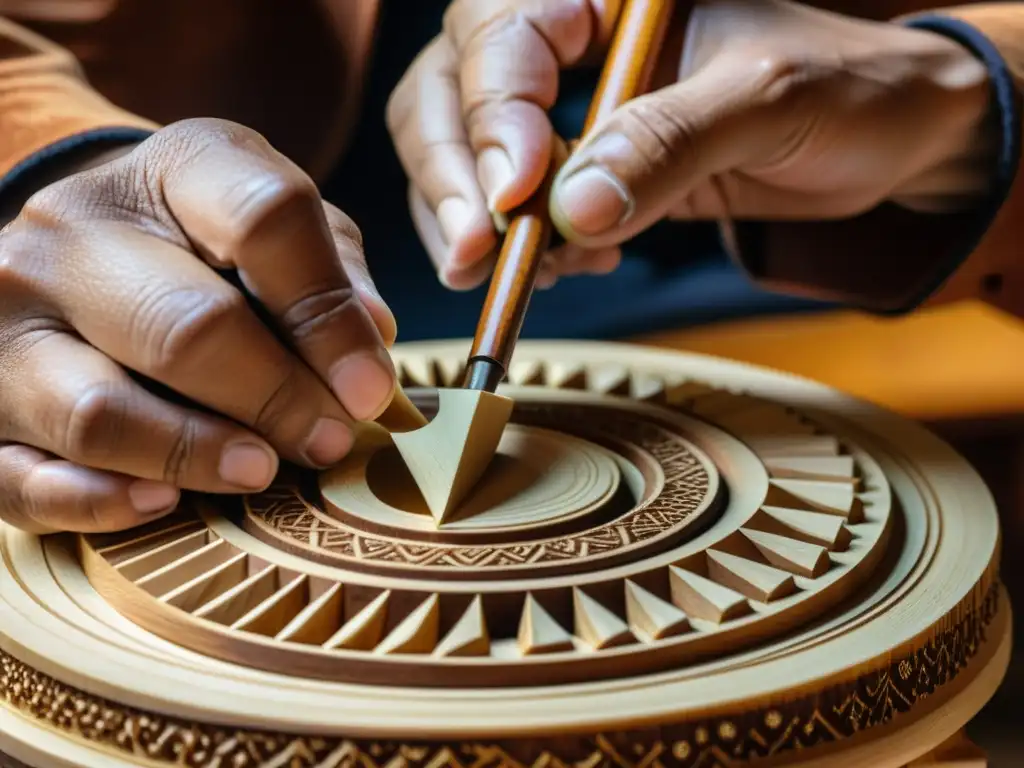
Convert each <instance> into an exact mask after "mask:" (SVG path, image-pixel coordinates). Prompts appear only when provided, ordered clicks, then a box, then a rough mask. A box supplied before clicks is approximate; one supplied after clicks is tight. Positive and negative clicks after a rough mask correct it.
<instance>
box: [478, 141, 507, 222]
mask: <svg viewBox="0 0 1024 768" xmlns="http://www.w3.org/2000/svg"><path fill="white" fill-rule="evenodd" d="M476 170H477V173H478V174H479V176H480V185H481V186H482V187H483V188H484V194H485V195H486V196H487V207H488V208H489V209H490V210H491V212H492V213H494V212H496V211H497V210H498V205H497V200H498V198H500V197H501V196H502V193H503V192H505V190H506V188H507V187H508V186H509V185H510V184H511V183H512V180H513V179H515V176H516V169H515V166H514V165H512V158H511V157H509V156H508V153H507V152H506V151H505V150H503V149H501V148H500V147H488V148H487V149H485V150H484V151H483V152H481V153H480V155H479V157H477V160H476Z"/></svg>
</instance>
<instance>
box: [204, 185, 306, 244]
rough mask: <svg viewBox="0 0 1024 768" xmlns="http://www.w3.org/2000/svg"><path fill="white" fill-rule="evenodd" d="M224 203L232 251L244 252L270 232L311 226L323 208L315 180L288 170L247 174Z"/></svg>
mask: <svg viewBox="0 0 1024 768" xmlns="http://www.w3.org/2000/svg"><path fill="white" fill-rule="evenodd" d="M223 202H224V210H225V211H226V220H225V222H224V230H225V233H226V234H225V241H226V243H227V249H228V251H229V252H237V251H238V250H242V249H243V248H244V247H245V245H246V244H248V243H249V242H251V241H252V240H253V239H255V238H259V237H261V236H262V235H263V234H264V233H266V232H267V231H268V230H276V231H278V232H282V233H287V232H290V231H298V230H300V229H301V228H303V227H309V226H311V225H312V222H313V220H314V219H315V217H316V216H317V215H318V209H320V207H321V202H320V192H319V190H318V189H317V187H316V184H315V183H314V182H313V180H312V179H310V178H309V177H308V176H306V175H305V174H304V173H302V172H300V171H298V170H295V171H292V170H291V169H289V168H280V169H277V170H276V171H273V172H269V173H261V174H247V175H245V176H244V178H240V179H239V180H238V181H237V182H236V183H234V184H231V185H229V186H227V188H226V189H225V191H224V197H223ZM321 226H322V224H321Z"/></svg>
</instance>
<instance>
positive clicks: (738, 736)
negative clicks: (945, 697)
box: [0, 583, 1000, 768]
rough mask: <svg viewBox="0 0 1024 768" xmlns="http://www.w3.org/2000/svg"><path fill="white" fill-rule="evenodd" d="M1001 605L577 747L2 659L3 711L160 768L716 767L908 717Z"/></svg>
mask: <svg viewBox="0 0 1024 768" xmlns="http://www.w3.org/2000/svg"><path fill="white" fill-rule="evenodd" d="M999 607H1000V606H999V585H998V583H994V584H993V585H992V587H991V588H990V589H989V591H988V593H987V594H986V595H985V597H984V598H983V599H981V600H978V601H977V602H973V603H968V604H966V605H964V606H962V608H961V609H960V610H958V611H957V612H955V613H954V614H953V615H955V616H958V617H959V618H958V619H957V620H955V621H952V622H951V624H950V625H949V629H947V630H946V631H944V632H941V633H939V634H938V635H936V636H935V637H934V638H933V639H932V640H931V641H930V642H928V643H927V644H926V645H925V646H924V647H922V648H921V649H920V650H918V651H916V652H914V653H912V654H910V655H908V656H905V657H903V658H901V659H897V660H895V661H893V662H892V663H891V664H889V665H888V666H885V667H882V668H879V669H876V670H873V671H870V672H867V673H865V674H864V675H863V676H862V677H860V678H859V679H856V680H853V681H850V682H848V683H843V684H840V685H838V686H835V687H833V688H830V689H827V690H823V691H814V692H811V693H809V694H807V695H805V696H803V697H801V698H797V699H794V700H790V701H786V702H782V703H779V704H778V705H776V706H773V707H768V708H758V709H754V710H750V711H747V712H734V713H731V714H730V715H727V716H725V715H723V716H721V717H718V718H715V719H709V720H702V721H690V722H685V723H672V724H664V725H660V726H654V727H651V728H648V729H645V730H639V731H622V732H616V733H599V734H589V735H581V736H579V737H572V736H561V737H557V738H552V739H546V738H544V737H540V736H538V737H532V738H529V739H524V740H508V741H500V742H450V743H443V742H427V743H399V742H394V741H373V740H362V739H360V740H356V739H339V738H334V737H317V736H299V735H291V734H279V733H266V732H260V731H250V730H243V729H231V728H221V727H218V726H214V725H208V724H205V723H194V722H186V721H183V720H178V719H174V718H169V717H165V716H163V715H160V714H157V713H153V712H143V711H140V710H136V709H129V708H127V707H124V706H122V705H120V704H117V703H114V702H110V701H107V700H105V699H101V698H98V697H96V696H93V695H92V694H89V693H86V692H84V691H81V690H78V689H76V688H73V687H71V686H69V685H65V684H64V683H61V682H59V681H57V680H55V679H53V678H51V677H48V676H47V675H45V674H43V673H41V672H39V671H37V670H35V669H33V668H32V667H29V666H28V665H26V664H24V663H23V662H21V661H19V660H18V659H16V658H15V657H13V656H11V655H9V654H7V653H6V652H3V651H0V704H2V705H3V706H6V707H8V708H10V709H13V710H14V711H16V712H18V713H20V714H21V715H22V716H24V717H26V718H28V719H30V720H32V721H35V722H36V723H39V724H40V725H43V726H44V727H46V728H49V729H51V730H54V731H57V732H59V733H61V734H64V735H71V736H74V737H76V738H78V739H81V740H82V741H84V742H86V743H89V744H91V745H93V746H95V747H97V748H99V749H103V750H107V751H109V752H112V753H114V754H117V755H118V756H120V757H122V758H126V759H129V760H130V759H132V758H144V759H148V760H150V761H154V762H156V763H157V764H160V765H166V766H168V767H170V766H179V767H182V768H224V766H233V767H237V768H271V766H288V768H348V767H349V766H359V768H397V767H398V766H401V768H613V767H614V768H665V766H679V768H717V766H723V765H726V764H729V765H735V764H736V763H743V762H749V761H754V760H757V759H758V758H763V757H767V756H769V755H775V756H777V755H780V754H784V753H787V752H793V751H798V750H802V749H807V748H810V747H814V746H818V745H821V744H828V743H831V742H836V741H840V740H842V739H845V738H849V737H850V736H853V735H855V734H857V733H859V732H861V731H864V730H867V729H869V728H873V727H876V726H879V725H883V724H885V723H888V722H890V721H891V720H892V719H893V718H895V717H898V716H899V715H901V714H903V713H906V712H909V711H910V710H911V709H912V708H913V707H914V706H915V705H916V704H917V703H918V702H920V701H921V700H922V699H924V698H925V697H927V696H931V695H933V694H934V693H936V692H937V691H938V690H939V689H940V688H941V687H942V686H943V685H945V684H946V683H948V682H949V681H951V680H952V679H953V678H954V677H955V676H956V675H957V674H958V673H959V672H960V671H961V670H963V668H964V667H965V666H966V665H967V664H968V662H970V660H971V659H972V658H973V657H974V656H975V654H976V653H977V652H978V650H979V649H980V648H981V647H982V645H983V644H984V642H985V640H986V636H987V629H988V627H989V625H990V623H991V621H992V619H993V618H994V617H995V616H996V614H997V612H998V610H999ZM0 758H2V755H0Z"/></svg>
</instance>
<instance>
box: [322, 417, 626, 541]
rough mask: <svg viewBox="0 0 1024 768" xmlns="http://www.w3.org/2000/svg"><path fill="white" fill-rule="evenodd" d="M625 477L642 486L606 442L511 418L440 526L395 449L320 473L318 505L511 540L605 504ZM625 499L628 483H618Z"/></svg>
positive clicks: (376, 519)
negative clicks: (514, 421) (487, 461)
mask: <svg viewBox="0 0 1024 768" xmlns="http://www.w3.org/2000/svg"><path fill="white" fill-rule="evenodd" d="M623 475H626V482H627V485H628V486H629V487H630V488H632V489H634V490H640V491H642V489H643V484H644V479H643V477H642V476H641V473H640V470H638V469H637V468H635V467H634V466H633V465H632V464H630V463H628V462H626V461H624V460H620V459H618V457H617V456H616V454H614V453H613V452H612V451H610V450H608V449H607V448H602V447H601V446H599V445H597V444H595V443H591V442H588V441H585V440H581V439H579V438H574V437H572V436H570V435H566V434H560V433H558V432H553V431H551V430H546V429H539V428H537V427H525V426H521V425H516V424H513V425H510V426H509V427H508V428H507V429H506V431H505V434H504V436H503V437H502V439H501V442H500V443H499V445H498V452H497V454H496V455H495V457H494V460H493V461H492V463H491V465H490V467H489V468H488V469H487V471H486V472H485V474H484V476H483V477H482V478H481V479H480V482H479V483H478V484H477V486H476V487H475V488H474V490H473V491H472V492H471V493H470V495H469V497H468V498H467V499H466V500H465V501H464V502H463V503H462V504H461V505H460V506H459V508H458V509H457V510H456V513H455V514H454V515H453V516H452V517H451V519H450V520H449V521H446V522H445V524H444V527H443V530H440V531H439V530H438V528H437V526H436V524H435V523H434V520H433V518H432V517H431V515H430V511H429V510H428V509H427V505H426V502H425V501H424V500H423V497H422V496H421V495H420V493H419V490H418V489H417V488H416V484H415V482H414V481H413V479H412V475H411V474H410V473H409V470H408V469H407V468H406V467H405V464H404V462H403V461H402V458H401V456H400V454H399V453H398V451H397V450H396V449H395V448H394V447H393V446H391V447H385V448H382V449H378V450H375V451H373V452H362V451H356V452H354V453H353V454H352V455H351V456H350V457H349V458H348V459H347V460H346V461H343V462H342V463H341V464H340V465H339V466H337V467H335V468H334V469H331V470H328V471H327V472H325V473H324V474H323V475H322V476H321V478H320V491H321V495H322V497H323V501H324V505H323V506H324V511H326V512H327V513H328V514H331V515H334V516H336V517H338V518H339V519H341V520H343V521H345V522H347V523H348V524H350V525H352V526H353V527H355V528H362V529H363V530H367V531H377V532H383V531H387V532H388V533H389V534H391V535H394V536H406V537H409V538H413V539H426V540H435V541H446V540H447V541H458V540H459V539H460V535H461V538H462V539H463V540H465V539H466V538H467V535H468V536H470V537H473V535H474V534H476V537H475V538H477V539H479V538H480V536H479V535H480V534H483V535H484V536H485V537H486V538H489V539H492V540H495V539H496V540H504V541H510V540H514V539H515V538H517V537H521V536H524V535H526V536H528V535H530V533H531V532H534V534H536V532H537V530H538V529H540V528H548V527H550V526H553V525H555V526H559V525H560V526H561V527H564V526H565V524H566V523H567V522H569V521H571V520H573V519H574V518H577V517H580V516H582V515H585V514H587V513H588V512H590V511H593V510H595V509H599V508H601V507H603V506H605V505H607V504H608V503H609V502H610V501H611V500H612V499H613V497H614V496H615V495H616V494H617V493H618V492H619V491H620V483H622V482H623ZM622 490H623V491H624V493H623V494H622V495H623V496H624V497H625V498H624V499H623V501H624V502H625V503H629V502H630V501H632V499H631V498H629V497H630V496H631V495H632V494H631V493H630V491H629V488H625V489H622Z"/></svg>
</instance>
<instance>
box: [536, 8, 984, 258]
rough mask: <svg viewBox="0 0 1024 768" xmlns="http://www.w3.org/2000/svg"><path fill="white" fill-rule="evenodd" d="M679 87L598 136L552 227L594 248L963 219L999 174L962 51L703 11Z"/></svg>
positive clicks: (842, 21)
mask: <svg viewBox="0 0 1024 768" xmlns="http://www.w3.org/2000/svg"><path fill="white" fill-rule="evenodd" d="M680 72H681V76H680V77H679V80H678V82H677V83H675V84H674V85H670V86H668V87H666V88H663V89H661V90H659V91H656V92H654V93H651V94H649V95H647V96H644V97H642V98H638V99H636V100H634V101H632V102H631V103H629V104H627V105H625V106H623V107H622V108H621V109H619V110H618V111H617V113H616V114H614V115H612V116H611V117H610V118H609V119H607V120H605V121H603V122H602V124H601V125H599V126H596V127H595V130H594V131H592V132H591V134H590V135H589V136H588V137H587V140H586V142H585V144H584V145H583V146H581V147H580V148H579V150H578V152H577V153H576V154H575V155H574V156H573V157H572V158H570V160H569V162H568V163H567V164H566V165H565V166H564V167H563V168H562V170H561V171H560V173H559V175H558V177H557V178H556V183H555V185H554V188H553V191H552V196H551V203H550V208H551V214H552V217H553V219H554V220H555V223H556V225H557V226H558V228H559V229H560V231H561V232H562V234H563V235H565V236H566V238H568V239H569V240H571V241H573V242H575V243H577V244H581V245H585V246H589V247H593V248H600V247H606V246H608V245H612V244H616V243H620V242H622V241H624V240H626V239H628V238H630V237H632V236H634V235H635V234H636V233H638V232H640V231H642V230H644V229H646V228H647V227H649V226H650V225H651V224H653V223H654V222H656V221H658V220H659V219H662V218H665V217H674V218H680V219H732V218H736V219H744V218H746V219H761V220H770V219H831V218H845V217H849V216H854V215H857V214H860V213H863V212H866V211H868V210H870V209H872V208H874V207H876V206H877V205H879V204H880V203H882V202H884V201H893V202H897V203H900V204H903V205H905V206H908V207H912V208H915V209H918V210H921V211H944V210H951V209H955V208H957V207H958V206H963V205H967V204H970V202H971V201H972V199H974V198H976V197H978V196H980V195H981V194H983V193H984V192H985V191H986V189H987V186H988V183H989V179H990V174H991V172H992V169H993V162H992V161H993V157H994V148H995V147H994V145H995V141H994V136H995V133H994V131H991V130H990V129H991V126H990V125H989V124H988V122H987V121H986V116H987V114H988V105H989V85H988V82H987V73H986V70H985V68H984V66H983V65H982V64H981V63H980V62H979V61H977V60H976V59H975V58H974V57H973V55H972V54H971V53H969V52H968V51H967V50H966V49H964V48H962V47H961V46H959V45H958V44H956V43H955V42H953V41H951V40H949V39H947V38H945V37H943V36H940V35H937V34H933V33H930V32H926V31H920V30H915V29H911V28H906V27H903V26H901V25H898V24H888V23H875V22H868V21H862V20H858V19H852V18H847V17H843V16H838V15H836V14H832V13H827V12H824V11H819V10H815V9H811V8H808V7H805V6H800V5H796V4H793V3H789V2H784V1H783V0H733V1H731V2H728V1H723V2H718V1H716V2H707V3H701V4H699V5H697V6H696V7H695V9H694V10H693V13H692V15H691V17H690V21H689V24H688V29H687V35H686V44H685V46H684V47H683V55H682V60H681V62H680Z"/></svg>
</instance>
